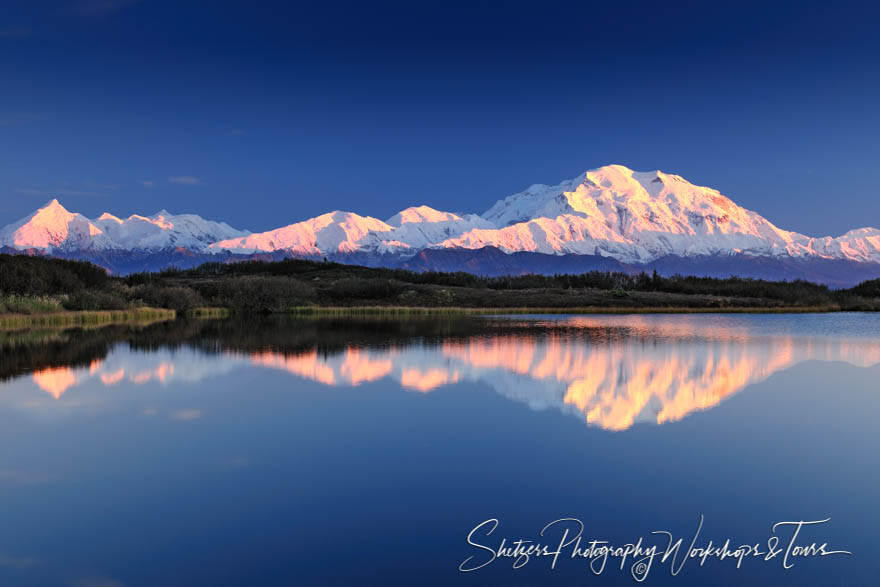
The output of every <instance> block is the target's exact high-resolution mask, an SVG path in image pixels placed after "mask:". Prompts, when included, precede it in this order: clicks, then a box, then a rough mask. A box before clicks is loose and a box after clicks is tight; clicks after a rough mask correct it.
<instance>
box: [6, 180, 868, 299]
mask: <svg viewBox="0 0 880 587" xmlns="http://www.w3.org/2000/svg"><path fill="white" fill-rule="evenodd" d="M0 252H5V253H15V254H27V255H32V256H49V257H58V258H64V259H74V260H85V261H90V262H92V263H94V264H96V265H99V266H101V267H104V268H105V269H107V270H108V271H110V272H111V273H112V274H115V275H128V274H131V273H139V272H143V271H160V270H162V269H167V268H180V269H188V268H193V267H196V266H199V265H201V264H203V263H206V262H213V263H217V262H220V263H225V262H235V261H244V260H262V261H278V260H283V259H289V258H295V259H305V260H314V261H324V260H325V259H326V260H327V261H330V262H338V263H345V264H353V265H362V266H366V267H385V268H393V269H406V270H410V271H414V272H426V271H427V272H432V271H433V272H459V271H464V272H468V273H472V274H474V275H478V276H483V277H499V276H511V275H526V274H540V275H561V274H571V275H578V274H583V273H585V272H590V271H601V272H614V273H621V274H627V275H631V276H637V275H639V274H641V273H646V274H649V275H653V274H654V273H655V272H656V273H657V275H659V276H661V277H669V276H672V275H676V274H681V275H692V276H702V277H717V278H726V277H731V276H740V277H746V278H756V279H764V280H795V279H802V280H808V281H811V282H815V283H820V284H825V285H828V286H831V287H834V288H848V287H852V286H854V285H857V284H858V283H861V282H863V281H866V280H869V279H873V278H877V277H880V230H878V229H875V228H858V229H855V230H851V231H849V232H847V233H846V234H844V235H841V236H838V237H830V236H828V237H820V238H814V237H808V236H805V235H802V234H799V233H796V232H791V231H787V230H783V229H780V228H778V227H776V226H775V225H773V224H772V223H771V222H770V221H768V220H767V219H765V218H763V217H762V216H760V215H759V214H757V213H755V212H752V211H750V210H746V209H744V208H742V207H740V206H738V205H737V204H735V203H734V202H733V201H732V200H730V199H729V198H727V197H726V196H724V195H722V194H721V193H719V192H718V191H717V190H714V189H711V188H708V187H700V186H696V185H693V184H691V183H689V182H688V181H686V180H685V179H683V178H682V177H680V176H677V175H671V174H666V173H663V172H661V171H650V172H636V171H633V170H631V169H628V168H626V167H623V166H621V165H609V166H605V167H601V168H598V169H594V170H591V171H587V172H585V173H582V174H580V175H579V176H577V177H575V178H574V179H572V180H568V181H563V182H562V183H560V184H558V185H555V186H548V185H543V184H536V185H533V186H531V187H529V188H528V189H526V190H525V191H523V192H520V193H518V194H514V195H512V196H509V197H506V198H504V199H502V200H499V201H498V202H496V203H495V204H494V205H493V206H492V207H491V208H489V209H488V210H487V211H486V212H485V213H483V214H481V215H477V214H454V213H451V212H442V211H438V210H435V209H433V208H429V207H427V206H417V207H411V208H407V209H405V210H402V211H401V212H399V213H397V214H395V215H394V216H392V217H391V218H388V219H387V220H384V221H383V220H380V219H378V218H373V217H370V216H361V215H358V214H355V213H353V212H343V211H334V212H330V213H327V214H323V215H321V216H317V217H315V218H311V219H308V220H305V221H302V222H296V223H294V224H290V225H287V226H284V227H281V228H277V229H274V230H270V231H267V232H262V233H250V232H248V231H244V230H239V229H236V228H233V227H231V226H229V225H228V224H226V223H223V222H216V221H210V220H205V219H203V218H202V217H200V216H198V215H195V214H171V213H169V212H167V211H165V210H162V211H160V212H157V213H156V214H153V215H151V216H141V215H136V214H135V215H131V216H129V217H127V218H119V217H117V216H114V215H112V214H109V213H105V214H102V215H101V216H99V217H98V218H95V219H89V218H86V217H85V216H83V215H82V214H78V213H74V212H70V211H68V210H66V209H65V208H64V207H63V206H62V205H61V204H60V203H59V202H58V201H57V200H52V201H51V202H49V203H47V204H46V205H45V206H43V207H42V208H40V209H38V210H37V211H35V212H34V213H32V214H30V215H29V216H27V217H26V218H23V219H21V220H20V221H18V222H14V223H12V224H10V225H8V226H6V227H5V228H3V229H2V230H0Z"/></svg>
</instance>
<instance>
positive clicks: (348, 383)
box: [0, 314, 880, 587]
mask: <svg viewBox="0 0 880 587" xmlns="http://www.w3.org/2000/svg"><path fill="white" fill-rule="evenodd" d="M878 365H880V316H877V315H871V314H827V315H645V316H515V317H490V318H467V319H462V318H458V319H430V320H407V321H403V320H389V319H367V320H341V319H323V320H295V319H282V318H273V319H250V320H243V321H236V320H205V321H176V322H172V323H158V324H153V325H150V326H139V327H134V326H112V327H107V328H101V329H87V330H82V329H74V330H66V331H65V330H51V331H20V332H0V584H2V585H78V586H82V587H89V586H92V587H100V586H104V587H111V586H119V585H125V586H138V585H145V586H146V585H150V586H152V585H181V586H184V585H185V586H200V585H210V586H218V585H248V586H251V585H372V584H376V585H444V586H445V585H570V584H581V583H583V584H596V585H630V584H636V582H635V580H634V578H633V576H632V574H633V573H635V574H636V575H639V572H645V571H646V572H647V575H646V576H645V575H644V574H642V577H643V578H645V581H644V582H645V583H646V584H650V585H745V584H750V585H876V584H878V581H880V579H878V576H880V557H878V556H877V554H875V550H877V549H878V547H877V545H876V539H875V536H876V533H877V531H878V530H880V508H878V506H877V501H876V495H877V491H876V488H877V485H878V481H880V457H878V455H877V448H878V441H880V427H878V426H877V419H878V415H880V386H878V381H880V366H878ZM701 516H702V520H703V522H702V526H701V527H700V529H699V534H698V536H697V537H696V539H695V538H694V536H695V534H696V533H697V529H698V525H699V524H700V521H701ZM567 518H572V519H577V520H579V521H580V523H582V524H583V533H582V537H581V542H580V543H579V544H574V543H572V544H570V545H568V546H566V547H565V548H563V549H560V548H559V543H560V542H561V541H563V533H564V532H566V531H568V534H567V537H571V538H573V532H575V529H576V528H579V527H580V526H579V525H578V523H577V522H574V521H563V522H557V523H556V524H553V525H551V526H550V527H549V528H548V529H547V530H546V532H545V534H544V536H541V534H540V533H541V530H542V528H544V527H545V526H546V525H547V524H549V523H551V522H554V521H557V520H561V519H567ZM828 518H830V521H827V522H824V523H822V524H813V525H809V526H803V527H802V528H801V530H800V533H799V535H798V537H797V538H796V539H795V540H794V544H795V545H797V546H798V547H806V546H809V545H811V544H813V543H816V544H817V548H818V546H819V545H821V544H823V543H827V546H826V547H825V550H826V551H835V550H843V551H849V552H852V554H851V555H847V554H830V555H826V556H812V557H805V556H794V551H792V552H789V553H788V554H789V555H790V556H788V558H787V559H786V557H785V554H786V550H787V549H788V546H789V544H790V543H791V538H792V535H793V531H794V527H793V526H791V525H783V526H779V527H777V529H776V532H775V534H774V533H773V532H772V531H771V526H773V525H774V524H775V523H777V522H785V521H819V520H826V519H828ZM489 520H497V522H489V523H487V524H483V525H482V526H480V524H481V523H483V522H487V521H489ZM475 528H476V529H475ZM490 529H492V532H491V533H490V532H489V530H490ZM472 530H473V533H472V534H471V542H472V544H469V543H468V535H469V533H471V532H472ZM652 531H667V532H669V533H671V535H672V536H673V542H674V541H675V540H677V539H678V538H682V539H683V541H682V546H681V548H680V553H679V555H678V556H677V557H676V558H672V557H670V558H669V559H668V560H666V561H665V562H662V561H661V558H662V551H664V550H665V549H666V547H667V545H668V542H669V538H668V537H667V535H664V534H652ZM773 536H776V537H777V539H778V543H777V547H778V549H781V552H779V553H778V554H777V555H776V556H769V555H767V554H766V553H764V552H762V551H767V550H768V540H771V539H772V537H773ZM640 538H641V539H642V541H643V542H642V547H644V548H647V547H649V546H651V545H656V546H657V547H658V549H659V551H660V552H661V556H656V557H655V558H653V559H648V560H649V561H650V562H651V564H650V567H649V568H648V569H645V567H644V566H642V567H639V568H638V569H636V566H637V563H638V562H639V561H638V560H636V558H635V557H633V556H629V557H628V558H626V559H625V560H624V561H623V564H621V558H620V557H619V554H620V552H619V551H618V552H617V553H616V554H615V553H614V552H612V553H610V554H608V555H607V556H606V557H605V559H604V560H605V563H606V564H605V567H604V568H602V567H601V561H602V560H603V558H602V556H600V554H599V552H600V551H598V550H594V551H593V552H592V554H593V555H594V556H593V558H592V559H591V558H589V554H590V553H589V552H587V551H588V549H589V546H590V544H589V543H590V541H594V540H595V541H607V542H609V543H611V544H613V545H618V546H622V545H624V544H627V543H634V542H637V541H638V540H639V539H640ZM728 538H729V539H730V550H731V551H733V550H734V549H736V547H738V546H740V545H744V544H748V545H756V544H757V546H758V548H757V549H756V550H757V551H759V552H762V554H759V555H750V556H746V557H744V558H743V559H742V561H741V565H740V568H738V569H737V558H735V557H728V558H725V559H724V560H720V559H719V557H714V556H710V557H708V558H707V559H706V560H705V562H704V563H703V564H702V566H701V564H700V558H693V559H688V560H687V561H686V562H684V563H683V565H682V561H683V560H684V559H683V557H684V555H685V554H686V553H687V551H688V548H689V547H690V545H691V542H692V541H693V544H694V548H702V547H705V546H706V545H707V543H708V542H709V541H710V540H711V541H712V543H713V547H714V546H722V545H723V543H724V541H725V540H726V539H728ZM502 539H505V540H506V542H505V547H508V548H513V546H514V545H513V544H512V543H513V542H514V541H516V540H520V539H522V540H531V541H534V542H540V543H541V544H545V545H548V546H549V547H550V548H548V549H546V550H547V551H548V552H552V551H554V550H561V553H560V554H559V555H558V557H556V560H555V564H554V562H553V558H554V557H552V556H549V555H545V556H535V555H534V554H532V555H531V556H530V557H529V559H528V562H525V560H524V559H523V558H520V559H519V562H518V563H517V562H516V561H517V559H516V558H515V557H500V556H497V551H498V547H499V545H500V543H501V541H502ZM771 541H772V540H771ZM526 545H528V543H526ZM598 546H600V544H599V543H596V544H595V547H596V548H598ZM578 547H579V548H580V551H577V552H578V554H580V555H584V556H572V555H573V554H575V553H576V549H577V548H578ZM490 550H491V551H494V554H490ZM771 550H772V549H771ZM813 552H814V553H815V552H816V551H815V550H814V551H813ZM740 554H742V551H740ZM493 556H494V557H496V558H495V559H494V560H492V559H493ZM640 560H642V562H644V559H642V557H640ZM490 561H491V562H490ZM522 563H525V564H522ZM591 564H592V568H591ZM515 565H519V566H520V568H517V569H514V566H515ZM621 566H622V567H623V568H622V569H621ZM785 566H791V568H789V569H786V568H785ZM460 568H464V569H468V568H475V569H476V570H470V571H468V572H462V571H461V570H460ZM599 571H601V572H599ZM673 573H674V574H673Z"/></svg>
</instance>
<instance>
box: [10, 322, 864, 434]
mask: <svg viewBox="0 0 880 587" xmlns="http://www.w3.org/2000/svg"><path fill="white" fill-rule="evenodd" d="M786 320H787V318H774V317H748V316H663V317H661V316H650V317H649V316H600V317H559V318H549V319H548V318H539V319H534V320H530V319H522V318H515V319H482V318H480V319H477V318H470V319H467V320H462V319H438V320H419V321H412V320H410V321H406V322H402V321H394V320H309V321H299V322H296V321H293V320H283V319H273V320H267V321H266V322H265V323H258V324H253V323H252V322H249V323H241V322H237V321H203V322H197V321H192V322H187V323H183V324H180V323H175V324H165V325H153V326H150V327H146V328H143V329H137V328H133V327H114V328H109V329H101V330H100V331H64V332H62V333H58V332H54V333H46V335H45V338H41V337H40V336H39V335H38V334H31V336H30V337H29V338H26V339H25V340H16V339H14V338H11V339H7V340H3V341H0V353H2V356H0V359H2V361H0V365H2V373H0V376H2V377H3V378H5V379H12V380H19V379H21V378H22V377H30V379H31V380H32V382H33V385H35V386H36V388H37V389H39V390H42V392H45V393H48V394H49V395H51V397H52V398H54V399H55V400H57V401H59V402H63V401H65V399H66V398H67V397H69V396H71V395H73V394H75V392H76V390H77V389H78V388H79V387H82V386H98V387H112V386H120V385H135V386H136V385H141V384H145V383H148V382H159V383H160V384H164V385H169V384H173V383H176V382H195V381H201V380H203V379H206V378H210V377H217V376H218V375H221V374H223V373H225V372H229V371H231V370H233V369H244V368H268V369H276V370H282V371H285V372H287V373H290V374H292V375H294V376H295V377H298V378H305V379H309V380H313V381H316V382H319V383H322V384H324V385H331V386H348V387H353V386H358V385H361V384H365V383H369V382H377V381H383V380H388V381H394V382H395V383H396V384H397V385H399V386H400V387H402V388H404V389H407V390H412V391H415V392H420V393H429V392H436V391H437V390H439V389H441V388H443V387H444V386H447V385H450V384H454V383H456V382H461V381H474V382H481V383H483V384H485V385H488V386H490V387H491V388H493V389H494V390H495V391H497V392H498V393H500V394H502V395H504V396H506V397H508V398H510V399H514V400H517V401H520V402H524V403H526V404H528V405H529V406H530V407H531V408H533V409H547V408H555V409H559V410H562V411H564V412H566V413H570V414H574V415H576V416H577V417H579V418H583V419H584V421H585V422H586V423H588V424H589V425H592V426H597V427H601V428H604V429H607V430H625V429H627V428H629V427H631V426H632V425H633V424H635V423H638V422H653V423H656V424H664V423H668V422H675V421H678V420H681V419H682V418H684V417H686V416H687V415H688V414H690V413H692V412H694V411H699V410H705V409H708V408H711V407H713V406H716V405H718V404H719V403H721V402H722V401H723V400H724V399H725V398H727V397H729V396H730V395H732V394H735V393H737V392H738V391H740V390H742V389H744V388H745V387H747V386H748V385H750V384H753V383H755V382H758V381H761V380H763V379H766V378H767V377H769V376H770V375H772V374H773V373H776V372H778V371H780V370H782V369H786V368H788V367H791V366H793V365H795V364H797V363H800V362H803V361H809V360H818V361H845V362H848V363H851V364H854V365H857V366H862V367H867V366H871V365H875V364H877V363H880V341H878V340H876V339H875V338H873V337H870V336H861V337H860V336H853V335H846V336H844V335H841V334H839V333H834V332H824V331H823V330H822V328H821V318H817V319H816V320H819V322H820V323H819V327H815V328H807V329H803V328H801V327H798V328H791V327H789V326H790V323H789V322H786ZM802 320H810V318H802ZM126 343H127V344H126ZM59 345H60V346H59ZM62 348H65V349H67V350H66V351H65V352H67V353H68V354H69V357H67V358H65V357H64V352H62V351H61V349H62ZM22 349H25V350H26V351H27V352H22ZM53 349H54V350H53ZM0 390H2V387H0Z"/></svg>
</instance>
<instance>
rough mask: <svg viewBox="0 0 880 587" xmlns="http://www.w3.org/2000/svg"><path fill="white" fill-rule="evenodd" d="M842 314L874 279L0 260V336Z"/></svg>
mask: <svg viewBox="0 0 880 587" xmlns="http://www.w3.org/2000/svg"><path fill="white" fill-rule="evenodd" d="M840 310H862V311H877V310H880V279H875V280H871V281H866V282H863V283H861V284H859V285H857V286H854V287H852V288H847V289H831V288H829V287H828V286H827V285H820V284H814V283H810V282H806V281H792V282H786V281H776V282H774V281H764V280H757V279H743V278H739V277H730V278H726V279H718V278H711V277H693V276H690V277H683V276H672V277H663V276H661V275H659V274H658V273H657V272H654V273H651V274H648V273H639V274H635V275H632V274H629V273H622V272H603V271H590V272H586V273H582V274H578V275H572V274H560V275H554V276H546V275H535V274H530V275H517V276H503V277H481V276H477V275H473V274H471V273H464V272H459V273H442V272H433V271H426V272H413V271H407V270H404V269H389V268H384V267H363V266H358V265H347V264H341V263H333V262H330V261H327V262H318V261H310V260H305V259H286V260H282V261H274V262H265V261H242V262H239V263H218V262H213V263H205V264H203V265H200V266H199V267H196V268H193V269H173V268H172V269H166V270H164V271H162V272H160V273H135V274H131V275H128V276H111V275H109V274H108V273H107V271H106V270H104V269H103V268H100V267H97V266H95V265H93V264H91V263H88V262H84V261H72V260H66V259H55V258H45V257H36V256H29V255H6V254H0V327H8V326H9V325H10V324H11V325H12V326H13V327H18V326H21V325H25V326H26V325H28V324H29V323H30V324H43V323H52V320H60V321H63V320H65V319H74V320H79V319H80V318H84V319H85V318H88V319H95V318H96V316H95V314H96V313H98V314H101V312H104V314H106V316H104V314H101V315H100V316H98V318H100V319H104V318H106V319H107V320H111V319H113V320H116V319H123V320H128V319H140V318H147V319H154V318H157V319H167V318H168V317H171V318H173V317H174V316H175V315H176V316H183V315H190V314H199V315H211V316H213V315H224V314H225V313H226V312H229V313H238V314H274V313H298V314H317V315H330V316H333V315H349V314H355V315H357V314H403V315H411V314H421V313H432V314H436V313H451V314H455V313H462V312H493V313H497V312H499V311H500V312H503V313H510V312H526V313H536V312H550V313H560V312H564V313H581V312H583V313H592V312H634V311H645V312H742V311H761V312H764V311H767V312H816V311H823V312H829V311H840ZM107 312H110V314H107ZM163 312H165V313H168V312H170V316H167V315H166V314H163ZM101 316H104V318H101Z"/></svg>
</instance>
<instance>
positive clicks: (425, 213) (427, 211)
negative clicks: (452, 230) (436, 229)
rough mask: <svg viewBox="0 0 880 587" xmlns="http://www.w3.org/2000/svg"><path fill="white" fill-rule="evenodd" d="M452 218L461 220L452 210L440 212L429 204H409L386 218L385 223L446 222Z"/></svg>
mask: <svg viewBox="0 0 880 587" xmlns="http://www.w3.org/2000/svg"><path fill="white" fill-rule="evenodd" d="M452 220H461V216H458V215H457V214H453V213H452V212H441V211H440V210H435V209H434V208H431V207H430V206H424V205H422V206H410V207H409V208H407V209H405V210H401V211H400V212H398V213H397V214H395V215H394V216H392V217H391V218H389V219H388V220H386V223H387V224H390V225H391V226H401V225H403V224H413V223H418V222H448V221H452Z"/></svg>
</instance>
